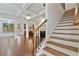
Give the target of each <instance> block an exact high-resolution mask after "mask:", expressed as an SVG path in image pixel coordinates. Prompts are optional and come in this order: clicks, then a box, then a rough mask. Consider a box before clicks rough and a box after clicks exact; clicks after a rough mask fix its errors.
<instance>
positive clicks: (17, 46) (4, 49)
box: [0, 37, 33, 56]
mask: <svg viewBox="0 0 79 59" xmlns="http://www.w3.org/2000/svg"><path fill="white" fill-rule="evenodd" d="M32 55H33V42H32V39H28V38H24V37H21V39H14V37H4V38H0V56H32Z"/></svg>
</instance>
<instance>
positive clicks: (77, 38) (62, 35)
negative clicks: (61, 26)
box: [53, 34, 79, 40]
mask: <svg viewBox="0 0 79 59" xmlns="http://www.w3.org/2000/svg"><path fill="white" fill-rule="evenodd" d="M53 36H56V37H61V38H69V39H75V40H79V35H64V34H53Z"/></svg>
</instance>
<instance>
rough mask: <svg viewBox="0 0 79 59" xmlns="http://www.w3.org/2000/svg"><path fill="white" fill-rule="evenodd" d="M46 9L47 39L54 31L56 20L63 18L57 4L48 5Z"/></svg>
mask: <svg viewBox="0 0 79 59" xmlns="http://www.w3.org/2000/svg"><path fill="white" fill-rule="evenodd" d="M46 8H47V9H46V18H47V24H46V38H48V37H49V36H50V35H51V33H52V32H53V30H54V29H55V26H56V23H57V22H58V20H60V19H61V17H62V16H63V14H64V10H63V8H62V6H61V5H60V4H58V3H49V4H47V7H46Z"/></svg>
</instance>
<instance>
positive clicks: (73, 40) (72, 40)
mask: <svg viewBox="0 0 79 59" xmlns="http://www.w3.org/2000/svg"><path fill="white" fill-rule="evenodd" d="M50 38H56V39H60V40H64V41H71V42H78V40H75V39H68V38H62V37H57V36H50Z"/></svg>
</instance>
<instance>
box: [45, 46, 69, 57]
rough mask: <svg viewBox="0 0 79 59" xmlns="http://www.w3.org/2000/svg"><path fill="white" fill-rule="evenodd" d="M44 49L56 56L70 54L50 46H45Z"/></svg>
mask: <svg viewBox="0 0 79 59" xmlns="http://www.w3.org/2000/svg"><path fill="white" fill-rule="evenodd" d="M44 50H46V51H48V52H49V53H51V54H53V55H55V56H69V55H67V54H65V53H62V52H59V51H57V50H55V49H52V48H50V47H45V48H44Z"/></svg>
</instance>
